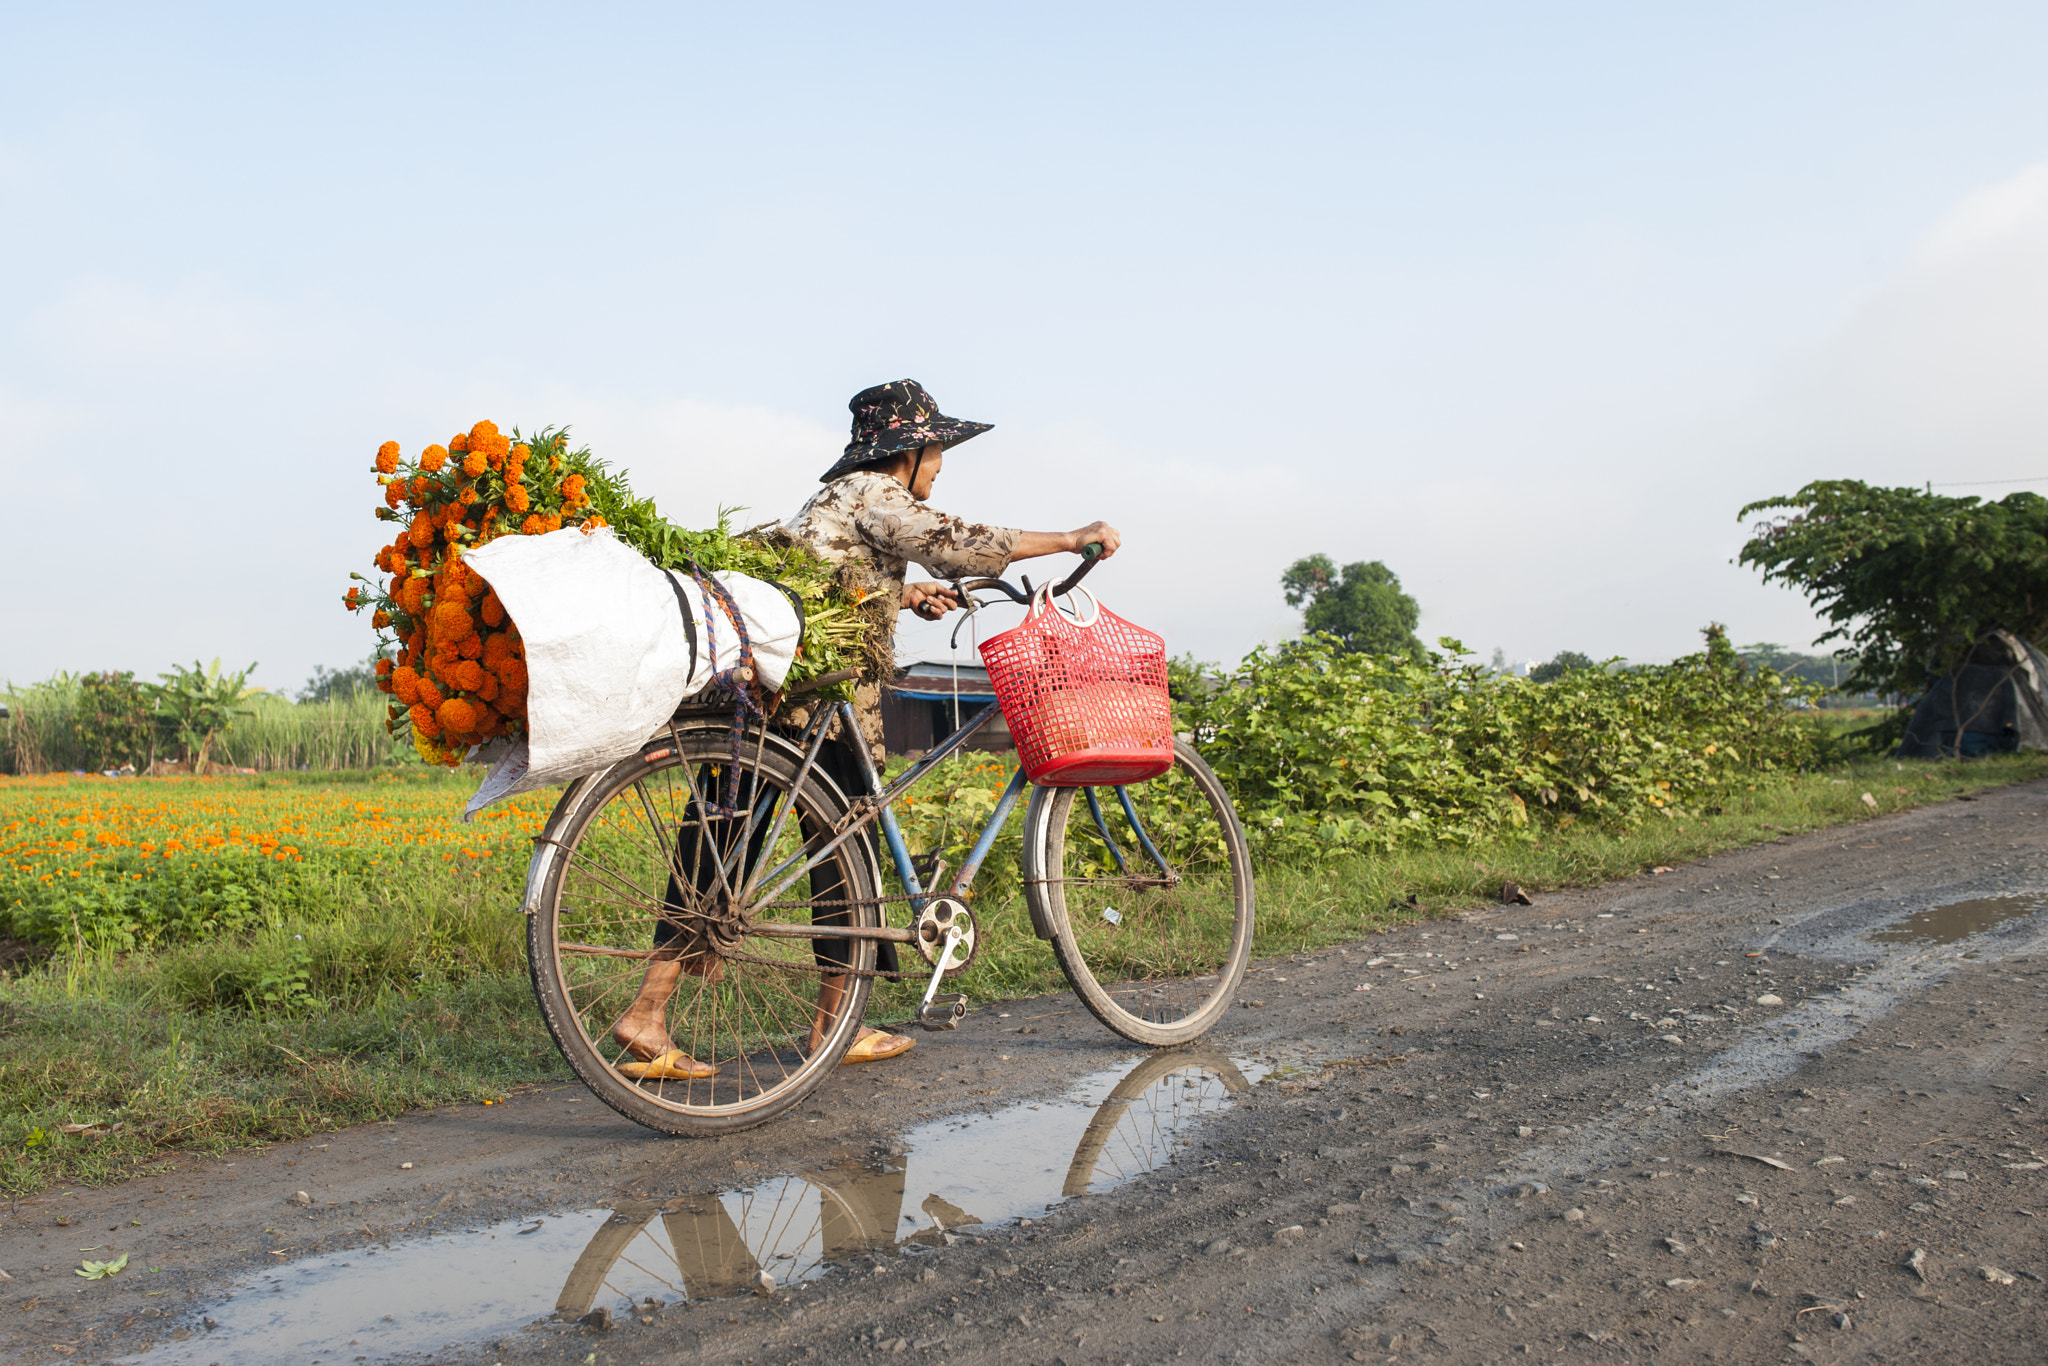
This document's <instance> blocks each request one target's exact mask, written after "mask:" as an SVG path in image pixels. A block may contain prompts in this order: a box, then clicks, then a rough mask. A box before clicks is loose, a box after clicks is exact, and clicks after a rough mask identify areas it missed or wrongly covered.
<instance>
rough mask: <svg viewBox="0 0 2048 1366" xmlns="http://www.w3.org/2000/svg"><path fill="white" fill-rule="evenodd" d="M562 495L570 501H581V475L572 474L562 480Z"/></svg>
mask: <svg viewBox="0 0 2048 1366" xmlns="http://www.w3.org/2000/svg"><path fill="white" fill-rule="evenodd" d="M562 497H563V498H564V499H566V500H568V501H569V502H571V503H580V502H582V501H583V476H582V475H580V474H572V475H570V476H569V477H568V478H567V479H564V480H563V481H562Z"/></svg>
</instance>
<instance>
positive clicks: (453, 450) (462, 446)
mask: <svg viewBox="0 0 2048 1366" xmlns="http://www.w3.org/2000/svg"><path fill="white" fill-rule="evenodd" d="M468 449H469V433H468V432H457V433H456V434H455V435H453V436H451V437H449V438H448V451H449V454H451V455H460V454H462V453H463V452H464V451H466V450H468Z"/></svg>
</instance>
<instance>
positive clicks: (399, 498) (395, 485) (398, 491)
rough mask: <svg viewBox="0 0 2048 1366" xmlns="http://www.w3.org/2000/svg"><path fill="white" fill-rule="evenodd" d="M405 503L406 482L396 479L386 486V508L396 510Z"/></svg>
mask: <svg viewBox="0 0 2048 1366" xmlns="http://www.w3.org/2000/svg"><path fill="white" fill-rule="evenodd" d="M404 501H405V481H404V480H402V479H394V480H392V481H391V482H390V483H388V484H386V485H385V486H384V506H385V507H388V508H395V507H397V506H398V505H399V504H400V503H402V502H404Z"/></svg>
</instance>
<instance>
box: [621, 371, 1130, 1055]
mask: <svg viewBox="0 0 2048 1366" xmlns="http://www.w3.org/2000/svg"><path fill="white" fill-rule="evenodd" d="M847 408H848V409H849V410H850V411H851V412H852V414H853V424H852V433H851V439H850V440H849V441H848V442H847V444H846V449H845V450H844V451H843V452H842V453H841V455H840V457H839V460H838V461H837V462H836V463H835V464H834V465H833V466H832V467H831V468H830V469H828V470H826V471H825V473H824V474H823V475H821V476H819V478H820V482H821V483H823V484H824V487H823V488H822V489H819V490H818V491H817V492H816V493H814V494H812V495H811V497H810V499H809V500H808V501H806V502H805V503H804V505H803V507H802V508H801V509H800V510H799V511H798V512H797V513H796V515H795V516H793V517H791V518H790V519H789V520H788V521H787V522H786V523H784V524H783V529H784V531H786V532H787V533H788V534H789V535H790V536H791V537H793V538H794V539H795V540H797V541H798V542H800V543H801V544H803V545H806V546H808V547H810V548H811V549H812V550H814V551H816V552H817V553H818V554H819V555H820V556H822V557H823V558H824V559H826V560H827V561H829V562H831V563H832V564H834V565H836V566H838V574H839V580H840V584H841V586H842V587H843V588H844V589H845V590H847V591H848V593H849V595H850V596H852V597H853V598H854V599H855V600H856V601H865V602H868V603H871V604H873V605H872V606H871V607H869V608H866V609H863V610H867V611H869V612H871V613H872V615H871V617H870V629H869V648H868V654H867V657H866V658H865V659H864V660H863V661H862V662H861V667H860V671H859V674H858V676H857V677H856V678H855V680H854V689H853V706H854V714H855V717H856V719H857V720H858V721H859V723H860V730H861V735H862V737H863V738H864V739H865V740H866V742H867V747H868V750H869V752H870V754H871V755H872V756H873V758H874V762H875V765H876V767H877V768H878V769H879V768H880V766H881V765H882V763H883V762H884V761H885V759H886V757H887V751H886V750H885V749H884V747H883V743H882V706H881V704H882V687H883V684H884V683H886V682H888V681H889V679H890V678H891V677H893V676H894V672H895V644H894V642H895V634H896V617H897V614H898V613H899V612H915V613H916V614H917V615H918V616H920V617H922V618H924V619H925V620H927V621H937V620H939V619H940V618H942V617H944V616H945V615H946V613H947V612H950V611H952V610H953V609H955V608H957V607H961V606H963V605H964V604H963V603H962V602H961V601H960V599H959V597H958V595H957V594H955V593H954V591H953V590H952V589H951V588H949V587H947V586H946V585H945V584H943V583H933V582H919V583H910V582H907V581H906V573H907V571H908V569H909V566H910V565H911V564H913V563H915V564H919V565H922V566H924V568H925V569H927V570H929V571H930V572H931V573H933V574H937V575H940V576H941V577H944V578H948V579H962V578H968V577H996V576H999V575H1001V574H1002V573H1003V571H1004V570H1005V569H1007V568H1008V567H1009V566H1010V565H1011V564H1013V563H1015V562H1016V561H1018V560H1028V559H1035V558H1037V557H1039V556H1042V555H1057V554H1063V553H1078V552H1079V551H1080V550H1081V548H1082V547H1083V546H1085V545H1087V544H1089V543H1090V542H1096V543H1099V544H1100V545H1101V546H1102V558H1104V559H1107V558H1109V557H1110V556H1111V555H1114V554H1116V552H1117V548H1118V547H1119V545H1121V544H1122V537H1121V536H1120V535H1119V534H1118V532H1117V529H1116V528H1115V527H1113V526H1111V525H1109V524H1108V523H1107V522H1101V521H1097V522H1091V523H1089V524H1088V525H1087V526H1084V527H1080V528H1078V529H1076V530H1074V531H1019V530H1015V529H1012V528H1009V527H999V526H990V525H987V524H985V523H981V522H969V521H966V520H964V519H962V518H959V517H955V516H953V515H952V514H950V513H945V512H941V511H939V510H938V509H936V508H934V507H931V506H930V505H929V504H927V503H926V502H925V499H927V498H929V497H930V496H931V492H932V485H933V483H934V482H935V481H936V480H937V479H938V477H939V473H940V471H941V469H943V467H944V465H945V454H946V451H947V450H948V449H949V448H951V447H953V446H957V445H959V444H960V443H961V442H963V441H967V440H970V439H972V438H974V437H977V436H979V435H981V434H982V433H983V432H985V431H988V430H989V428H990V426H991V425H992V424H990V423H986V422H966V421H962V420H960V419H958V418H951V417H947V416H945V415H944V414H943V413H941V412H940V411H939V406H938V404H937V403H936V402H934V401H933V399H932V397H931V395H930V394H929V393H927V392H926V391H925V388H924V386H923V385H921V384H919V383H918V382H917V381H916V380H914V379H900V380H895V381H892V382H891V383H888V384H878V385H875V386H874V387H872V388H869V389H863V390H861V391H860V392H859V393H858V394H855V395H854V396H853V398H852V400H851V401H850V402H849V403H848V404H847ZM814 705H816V704H814ZM810 719H811V712H810V710H809V709H808V708H804V707H798V708H794V709H791V710H788V711H785V712H784V713H783V715H782V717H780V718H778V721H782V722H786V723H787V724H790V725H794V726H799V727H800V726H803V725H805V724H806V723H807V722H808V721H809V720H810ZM832 726H833V730H832V732H831V734H830V737H829V738H828V740H827V741H826V743H825V745H824V747H823V748H822V749H821V750H820V751H819V754H818V767H819V768H820V769H822V770H823V771H824V772H825V774H826V776H828V777H829V778H831V779H832V781H833V782H835V783H837V784H838V786H839V788H840V790H841V791H842V792H845V793H847V794H849V795H852V794H857V793H860V792H862V791H864V790H865V789H866V786H867V784H866V778H865V775H864V771H863V769H862V766H861V763H860V760H859V756H858V755H857V754H856V752H855V750H854V747H853V744H852V742H851V739H850V737H848V736H846V735H844V734H842V733H840V731H839V727H838V723H837V722H836V721H835V722H833V723H832ZM865 838H866V839H868V840H869V841H870V846H869V847H870V850H871V856H872V836H871V835H869V836H866V837H865ZM815 879H816V875H815V874H814V882H813V886H812V895H813V897H814V898H818V899H820V900H826V899H829V898H830V897H831V896H832V895H833V894H834V889H833V888H832V887H830V886H819V885H817V881H816V880H815ZM656 947H657V949H660V948H662V947H663V945H662V944H661V943H659V942H658V943H657V945H656ZM879 947H880V948H881V949H882V950H883V951H884V953H883V961H882V963H881V964H880V966H881V967H882V968H883V969H884V970H888V971H893V970H895V968H896V963H895V961H894V956H895V955H894V949H895V945H894V944H890V943H884V944H882V945H880V946H879ZM840 951H841V952H843V949H841V950H840ZM673 952H675V953H676V956H675V957H672V958H663V957H657V958H655V959H654V960H652V961H651V962H650V963H649V965H648V969H647V975H646V977H645V978H644V979H643V980H642V982H641V986H640V990H639V992H638V994H637V995H636V996H635V998H634V1000H633V1003H632V1005H631V1006H629V1007H628V1008H627V1010H626V1013H625V1014H624V1015H622V1016H620V1018H619V1020H618V1023H617V1024H616V1026H615V1027H614V1028H613V1031H612V1035H613V1038H614V1039H615V1040H616V1041H617V1042H618V1043H619V1044H620V1045H621V1046H622V1047H624V1048H625V1049H626V1050H627V1051H628V1052H630V1053H631V1054H632V1055H633V1056H634V1057H635V1058H638V1059H640V1060H641V1061H640V1062H638V1063H628V1064H626V1065H625V1066H623V1067H622V1068H621V1069H620V1070H621V1071H622V1072H624V1073H625V1074H626V1075H628V1076H630V1077H635V1078H645V1079H663V1078H677V1079H687V1078H694V1077H704V1076H709V1075H711V1074H712V1072H713V1071H714V1070H715V1069H713V1068H711V1067H709V1066H707V1065H705V1064H702V1063H699V1062H696V1061H695V1060H693V1059H691V1058H690V1057H688V1056H687V1055H685V1054H684V1053H683V1052H682V1051H681V1050H679V1049H677V1048H676V1047H675V1046H674V1044H673V1043H672V1042H671V1040H670V1038H669V1034H668V1029H667V1025H666V1020H665V1016H666V1011H667V1005H668V1000H669V998H670V996H671V995H673V993H674V991H675V988H676V983H677V981H678V979H679V978H680V977H681V975H682V974H683V973H684V972H686V971H687V972H695V973H696V974H697V975H699V976H711V975H713V974H715V973H716V972H717V970H718V965H717V960H716V959H715V958H713V957H711V956H710V955H709V954H708V953H706V952H702V951H699V952H697V953H695V954H693V953H691V952H690V951H689V950H688V949H687V948H685V949H677V950H673ZM826 952H827V951H826V950H822V949H821V957H823V956H824V955H825V953H826ZM838 961H842V962H843V961H844V959H840V960H838ZM845 981H846V979H845V978H844V977H843V976H836V977H835V976H831V975H827V976H826V977H824V979H823V981H822V983H821V987H822V990H821V992H820V1000H819V1020H818V1023H817V1025H816V1026H814V1027H813V1039H812V1046H813V1047H815V1046H816V1045H817V1040H818V1036H819V1035H821V1034H822V1032H823V1030H824V1029H825V1028H826V1022H827V1018H828V1017H829V1016H830V1015H831V1014H832V1013H833V1012H834V1011H835V1010H836V1009H837V1001H838V999H839V993H840V992H841V991H843V990H844V983H845ZM914 1043H915V1040H913V1039H911V1038H910V1037H909V1036H907V1035H902V1034H886V1033H883V1032H882V1031H880V1030H876V1029H870V1028H867V1027H865V1026H863V1027H862V1029H861V1030H860V1034H859V1037H858V1038H857V1039H856V1040H855V1041H854V1043H853V1045H852V1047H850V1048H849V1049H848V1050H847V1052H846V1055H845V1058H844V1061H845V1062H849V1063H852V1062H874V1061H877V1060H879V1059H882V1058H888V1057H894V1056H895V1055H897V1054H899V1053H903V1052H905V1051H907V1050H908V1049H910V1048H911V1047H912V1046H913V1045H914Z"/></svg>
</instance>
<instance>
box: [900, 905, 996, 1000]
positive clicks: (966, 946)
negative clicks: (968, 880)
mask: <svg viewBox="0 0 2048 1366" xmlns="http://www.w3.org/2000/svg"><path fill="white" fill-rule="evenodd" d="M954 925H958V926H959V927H960V931H961V939H960V947H959V949H958V950H957V952H958V953H959V955H960V961H959V962H957V963H955V964H954V965H953V966H952V967H950V968H948V969H946V976H947V978H948V979H951V978H952V977H954V976H955V975H957V974H958V973H960V972H961V971H963V970H964V969H965V968H967V966H968V965H969V964H971V963H973V962H974V955H975V954H976V953H977V952H978V951H979V950H980V947H981V939H980V936H979V935H977V934H976V933H975V925H974V912H973V911H970V910H968V909H967V907H965V906H963V905H962V904H960V903H959V902H958V901H955V900H954V899H953V898H952V897H949V896H935V897H932V898H931V899H930V900H928V901H926V902H925V903H924V909H923V910H921V911H919V912H918V913H917V919H916V920H915V921H913V922H912V923H911V926H910V929H911V933H912V934H913V935H914V936H915V938H913V939H912V940H911V942H912V943H913V944H915V945H916V946H917V951H918V953H919V955H920V956H922V957H923V959H924V961H925V962H927V963H929V964H931V966H933V967H937V966H938V965H939V945H940V944H942V943H944V942H945V939H946V931H947V930H949V929H951V928H952V927H953V926H954Z"/></svg>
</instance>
